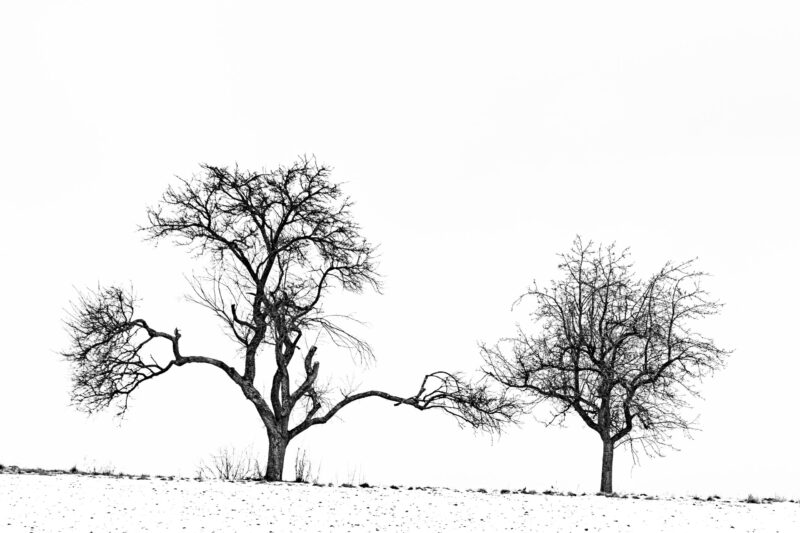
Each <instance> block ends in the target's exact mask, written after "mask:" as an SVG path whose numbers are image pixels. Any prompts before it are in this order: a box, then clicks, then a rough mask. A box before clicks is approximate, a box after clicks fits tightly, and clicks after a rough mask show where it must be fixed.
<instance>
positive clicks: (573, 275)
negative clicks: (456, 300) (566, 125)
mask: <svg viewBox="0 0 800 533" xmlns="http://www.w3.org/2000/svg"><path fill="white" fill-rule="evenodd" d="M561 259H562V262H561V264H560V265H559V269H560V271H561V273H562V277H561V279H558V280H555V281H553V282H551V284H550V285H549V286H547V287H545V288H541V287H539V286H538V285H536V284H534V285H533V287H532V288H531V289H530V290H529V291H528V292H527V293H526V294H524V295H523V296H522V298H521V299H520V300H518V301H517V303H516V304H515V305H517V304H519V303H521V302H522V301H524V300H527V299H528V298H532V299H533V300H534V301H535V302H536V311H535V313H534V314H533V318H534V320H535V322H536V323H537V324H538V326H539V328H538V332H537V333H536V334H528V333H526V332H525V331H524V330H523V329H521V328H519V329H518V331H517V335H516V336H515V337H513V338H509V339H504V340H502V341H500V342H499V343H497V344H495V345H493V346H489V345H483V346H482V347H481V350H482V353H483V357H484V361H485V368H484V372H485V374H486V375H487V376H488V377H490V378H491V379H492V380H494V381H496V382H497V383H499V384H501V385H502V386H503V387H504V388H505V390H507V391H518V392H521V393H524V394H525V395H526V397H527V398H529V399H530V402H531V405H536V404H539V403H542V402H547V403H548V404H550V405H552V406H553V408H554V411H553V413H552V418H551V420H550V421H549V422H548V423H558V422H560V421H562V420H563V419H564V417H566V416H567V414H568V413H576V414H577V415H578V416H579V417H580V418H581V419H582V420H583V422H584V423H585V424H586V425H587V426H589V427H590V428H591V429H593V430H594V431H596V432H597V433H598V434H599V435H600V437H601V439H602V441H603V464H602V471H601V491H603V492H611V491H612V466H613V452H614V448H615V447H617V446H619V445H622V444H626V443H627V444H629V445H631V446H632V450H634V451H635V448H633V446H634V444H635V445H638V446H639V448H640V449H642V450H644V451H645V452H646V453H659V451H660V449H661V448H662V447H663V446H665V445H668V444H669V435H670V433H672V432H673V431H675V430H682V431H689V430H690V429H691V428H692V425H691V423H690V421H688V420H687V419H686V418H684V415H683V412H684V410H685V408H686V407H687V406H688V402H687V401H686V398H687V397H691V396H696V395H697V390H696V383H697V382H698V381H700V380H702V379H703V378H704V377H706V376H707V375H709V374H711V373H712V372H714V371H715V370H717V369H719V368H721V367H722V366H723V365H724V362H725V360H726V358H727V356H728V355H729V353H730V352H728V351H726V350H724V349H722V348H719V347H717V346H716V345H715V344H714V342H713V341H711V340H710V339H708V338H706V337H704V336H702V335H700V334H699V333H697V332H696V331H694V330H693V329H692V324H693V323H694V322H696V321H697V320H698V319H701V318H703V317H707V316H709V315H713V314H715V313H717V312H718V311H719V308H720V304H719V303H717V302H716V301H714V300H712V299H711V298H710V296H709V295H708V293H707V292H706V291H705V290H704V289H703V288H702V287H701V280H702V279H703V277H705V275H706V274H704V273H703V272H700V271H698V270H696V269H695V267H694V263H695V262H694V261H693V260H690V261H685V262H681V263H672V262H668V263H666V264H665V265H664V266H663V267H662V268H661V269H660V270H659V271H658V272H656V273H655V274H654V275H652V276H651V277H650V278H649V279H646V280H640V279H638V278H636V277H634V275H633V272H632V265H631V264H630V261H629V257H628V251H627V250H621V251H620V250H618V249H617V248H616V247H615V246H613V245H612V246H607V247H595V246H594V245H593V244H592V243H591V242H590V243H588V244H584V243H583V241H582V240H581V239H580V237H578V238H577V239H576V240H575V242H574V245H573V248H572V249H571V250H570V252H568V253H567V254H564V255H562V256H561Z"/></svg>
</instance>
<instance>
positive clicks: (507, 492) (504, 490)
mask: <svg viewBox="0 0 800 533" xmlns="http://www.w3.org/2000/svg"><path fill="white" fill-rule="evenodd" d="M510 492H511V491H510V490H508V489H501V490H500V494H509V493H510Z"/></svg>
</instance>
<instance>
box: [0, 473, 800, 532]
mask: <svg viewBox="0 0 800 533" xmlns="http://www.w3.org/2000/svg"><path fill="white" fill-rule="evenodd" d="M0 531H2V532H4V533H12V532H25V533H30V532H57V531H75V532H82V533H83V532H86V533H89V532H95V533H107V532H108V533H110V532H124V531H128V532H139V531H152V532H167V531H188V532H192V531H202V532H212V531H220V532H222V531H225V532H237V533H244V532H250V531H258V532H262V533H266V532H270V531H273V532H285V531H302V532H314V531H325V532H347V531H373V532H375V531H403V532H410V531H437V532H438V531H487V532H494V531H542V532H558V531H564V532H566V531H569V532H573V531H577V532H580V531H608V532H612V531H635V532H640V531H641V532H648V533H649V532H660V531H687V532H689V531H691V532H710V531H727V532H731V531H780V532H797V531H800V504H798V503H789V502H780V503H768V504H747V503H740V502H723V501H713V502H709V501H696V500H693V499H691V498H685V499H674V500H670V499H663V500H647V499H632V498H627V499H623V498H605V497H600V496H575V497H570V496H555V495H554V496H546V495H542V494H535V495H532V494H519V493H509V494H501V493H499V492H489V493H481V492H475V491H455V490H450V489H427V490H407V489H404V488H401V489H400V490H395V489H391V488H344V487H327V486H325V487H318V486H313V485H304V484H290V483H277V484H266V483H253V482H247V483H226V482H221V481H202V482H200V481H194V480H175V481H169V480H162V479H126V478H113V477H103V476H97V477H93V476H82V475H67V474H63V475H30V474H29V475H0Z"/></svg>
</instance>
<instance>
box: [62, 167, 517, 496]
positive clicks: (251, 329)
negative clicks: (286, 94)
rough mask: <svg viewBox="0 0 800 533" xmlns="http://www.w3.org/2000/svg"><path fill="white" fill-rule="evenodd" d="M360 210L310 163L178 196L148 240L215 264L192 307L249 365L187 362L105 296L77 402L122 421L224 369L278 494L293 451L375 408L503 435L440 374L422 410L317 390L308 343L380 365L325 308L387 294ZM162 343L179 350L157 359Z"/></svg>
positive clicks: (92, 316)
mask: <svg viewBox="0 0 800 533" xmlns="http://www.w3.org/2000/svg"><path fill="white" fill-rule="evenodd" d="M351 206H352V203H351V201H350V199H349V198H347V197H345V196H343V194H342V192H341V189H340V186H339V185H338V184H336V183H334V182H332V181H331V180H330V170H329V168H328V167H325V166H322V165H318V164H317V163H316V161H314V160H313V159H307V158H302V159H300V160H299V161H297V162H296V163H294V164H292V165H291V166H289V167H280V168H278V169H277V170H273V171H265V172H249V171H240V170H239V169H238V168H235V169H233V170H229V169H227V168H221V167H214V166H208V165H204V166H202V173H201V174H200V175H199V176H195V177H193V178H192V179H189V180H183V179H181V180H180V184H179V185H178V186H177V187H169V188H168V189H167V191H166V193H165V194H164V195H163V197H162V199H161V202H160V203H159V204H158V205H157V206H156V207H155V208H151V209H149V210H148V220H149V223H148V224H147V226H146V227H144V228H142V230H143V231H145V232H146V233H147V235H148V236H149V238H150V239H153V240H156V241H158V240H162V239H166V238H169V239H172V240H173V241H174V242H176V243H177V244H179V245H184V246H187V247H189V249H190V250H191V251H193V252H194V253H195V254H196V256H197V257H198V259H202V260H205V261H206V262H207V270H206V272H205V274H204V275H202V276H194V277H193V278H192V280H191V285H192V290H193V296H192V299H193V300H194V301H195V302H197V303H199V304H200V305H202V306H204V307H206V308H207V309H208V310H210V311H211V312H212V313H214V315H216V317H218V319H219V320H221V321H222V323H223V324H224V328H225V331H227V332H228V334H229V335H230V337H231V338H232V339H233V340H234V341H235V342H236V343H237V344H238V346H239V356H240V360H241V359H243V365H241V363H240V364H239V366H237V365H236V364H234V363H231V362H230V358H229V359H228V362H226V361H225V360H224V359H223V358H219V357H209V356H205V355H187V354H184V353H183V352H182V350H181V342H180V340H181V333H180V332H179V331H178V329H177V328H175V329H174V330H173V331H172V332H169V331H168V330H167V331H164V330H161V329H156V328H155V327H154V326H152V325H151V324H150V323H149V322H147V321H146V320H145V319H144V318H142V317H140V316H138V315H137V309H136V303H137V302H136V299H135V297H134V295H133V292H132V290H126V289H123V288H120V287H115V286H112V287H106V288H100V289H98V290H97V291H95V292H90V293H86V294H83V295H81V296H80V297H79V299H78V300H77V302H75V303H74V304H73V310H72V313H71V315H70V317H69V318H68V320H67V329H68V331H69V332H70V334H71V339H72V343H71V346H70V347H69V349H68V350H66V351H65V352H63V355H64V356H65V357H66V358H67V359H69V360H70V361H71V362H72V363H73V367H74V376H73V381H74V383H73V385H74V386H73V392H72V396H73V401H74V402H75V403H77V404H78V405H79V406H80V407H82V408H84V409H86V410H88V411H89V412H92V411H95V410H98V409H103V408H105V407H108V406H109V405H111V404H112V403H118V404H119V405H120V414H122V413H124V411H125V409H126V408H127V404H128V398H129V396H130V394H131V393H132V392H133V391H134V390H136V389H137V388H138V387H139V386H140V385H141V384H142V383H144V382H145V381H148V380H150V379H152V378H155V377H157V376H160V375H162V374H164V373H165V372H168V371H169V370H170V369H171V368H173V367H176V366H183V365H186V364H203V365H209V366H212V367H215V368H217V369H219V370H220V371H221V372H222V373H223V374H225V375H226V376H227V377H228V378H229V379H230V380H232V381H233V382H234V383H235V384H236V385H237V386H238V387H239V388H240V389H241V391H242V393H243V394H244V396H245V397H246V398H247V399H248V400H249V401H250V402H252V404H253V405H254V406H255V409H256V411H257V412H258V415H259V417H260V418H261V421H262V422H263V424H264V426H265V428H266V431H267V436H268V439H269V455H268V464H267V471H266V479H267V480H280V479H281V477H282V474H283V465H284V458H285V455H286V448H287V445H288V443H289V441H290V440H291V439H293V438H294V437H296V436H297V435H299V434H300V433H302V432H303V431H305V430H307V429H308V428H310V427H312V426H315V425H319V424H324V423H325V422H327V421H329V420H330V419H331V418H332V417H333V416H334V415H336V414H337V413H338V412H339V411H340V410H341V409H342V408H344V407H345V406H347V405H349V404H351V403H353V402H355V401H357V400H361V399H364V398H371V397H377V398H383V399H385V400H389V401H391V402H394V404H395V405H401V404H405V405H410V406H412V407H415V408H417V409H420V410H426V409H441V410H443V411H446V412H448V413H450V414H452V415H454V416H455V417H456V418H457V419H458V420H459V423H464V424H467V425H470V426H473V427H476V428H483V429H496V428H497V427H498V425H499V424H500V423H501V422H502V421H504V420H507V419H509V418H510V417H511V416H512V412H513V409H514V404H513V402H511V401H509V400H507V399H506V398H504V397H502V396H501V397H497V396H494V395H492V394H490V393H489V392H488V391H487V389H486V386H485V384H483V385H482V384H478V385H473V384H466V383H465V382H463V381H462V380H461V379H460V378H459V376H458V375H456V374H452V373H448V372H441V371H440V372H433V373H431V374H428V375H427V376H425V377H424V379H423V381H422V385H421V386H420V388H419V391H418V392H417V393H416V394H415V395H413V396H410V397H403V396H396V395H393V394H389V393H386V392H382V391H377V390H369V391H364V392H358V393H351V392H343V393H342V396H341V397H339V398H335V397H332V396H331V395H330V394H328V393H327V391H326V390H325V388H324V387H322V386H320V384H319V383H318V381H319V380H318V377H319V368H320V362H319V360H318V359H319V358H318V353H317V352H318V346H317V344H316V342H314V345H312V346H310V347H309V348H308V349H307V350H305V353H302V351H303V346H302V345H301V342H300V341H301V339H315V338H316V335H319V334H320V333H323V334H325V335H327V337H329V338H330V339H331V340H332V341H333V343H334V344H335V345H336V346H338V347H342V348H346V349H349V350H351V351H352V352H354V353H355V354H357V355H358V356H360V357H362V358H364V359H369V358H371V357H372V356H373V354H372V351H371V349H370V346H369V345H368V344H367V343H366V342H364V341H363V340H361V339H359V338H358V337H356V336H355V335H353V334H352V333H351V332H349V331H347V330H346V329H344V327H343V325H342V323H341V321H337V320H336V319H335V317H332V316H330V315H328V314H326V313H325V312H324V310H323V307H322V302H323V299H324V297H325V295H326V294H327V293H329V292H330V291H331V290H332V289H334V288H336V287H338V288H340V289H342V290H345V291H350V292H356V293H357V292H360V291H362V290H363V289H364V288H367V287H371V288H373V289H376V290H379V289H380V284H379V279H378V274H377V272H376V265H375V261H374V256H375V253H374V252H375V249H374V247H373V245H372V244H370V243H369V242H368V241H367V240H366V239H365V238H364V237H363V236H362V235H361V230H360V228H359V226H358V224H356V222H355V221H354V220H353V217H352V214H351ZM157 342H160V343H162V344H165V345H166V346H165V347H166V348H167V350H165V351H162V352H159V355H158V357H157V356H156V354H155V352H154V345H155V344H156V343H157ZM265 357H266V358H267V361H266V362H269V361H270V360H271V364H270V366H269V367H268V369H269V371H270V372H271V376H272V379H271V386H270V387H269V390H267V391H265V392H264V393H262V392H261V391H259V390H258V389H257V387H256V385H255V378H256V369H257V367H258V368H259V369H261V368H262V366H261V365H262V364H263V363H264V362H265V361H264V358H265ZM295 361H298V363H297V364H293V363H294V362H295ZM242 366H243V367H242ZM293 415H294V416H293ZM290 418H291V419H292V421H296V423H293V422H292V421H290Z"/></svg>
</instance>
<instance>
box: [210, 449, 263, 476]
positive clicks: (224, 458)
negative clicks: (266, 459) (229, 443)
mask: <svg viewBox="0 0 800 533" xmlns="http://www.w3.org/2000/svg"><path fill="white" fill-rule="evenodd" d="M196 477H209V478H216V479H221V480H223V481H241V480H245V479H256V478H261V477H263V476H262V475H261V472H260V470H259V465H258V461H254V460H253V457H252V454H251V453H250V450H249V449H248V450H245V451H243V452H242V451H237V450H236V449H235V448H233V447H227V448H220V449H219V450H218V451H217V453H216V454H214V455H212V456H211V458H210V459H209V461H208V463H206V462H201V463H200V465H198V467H197V475H196Z"/></svg>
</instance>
